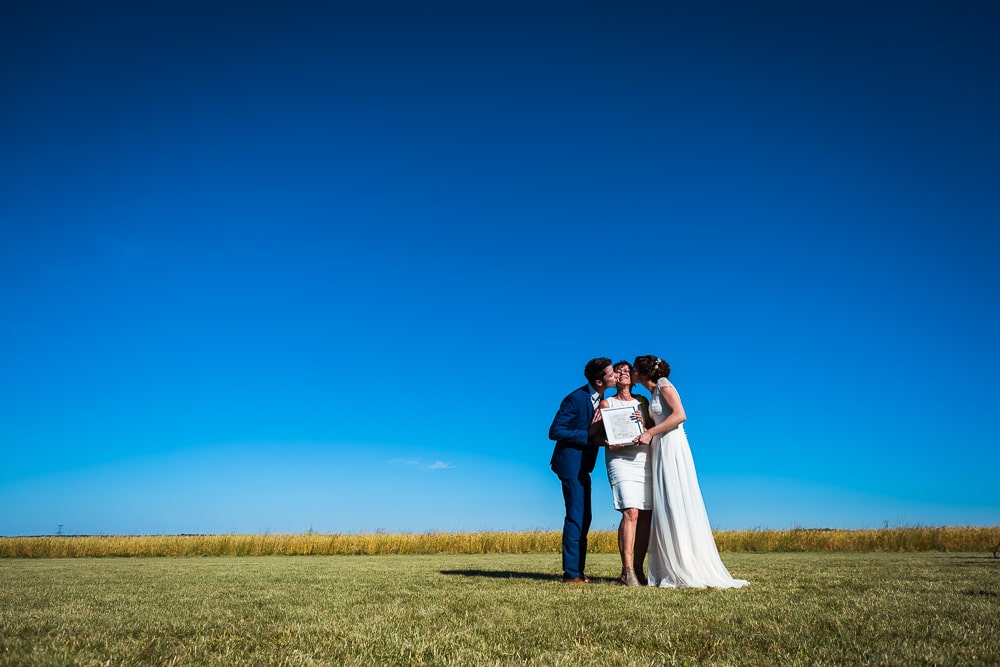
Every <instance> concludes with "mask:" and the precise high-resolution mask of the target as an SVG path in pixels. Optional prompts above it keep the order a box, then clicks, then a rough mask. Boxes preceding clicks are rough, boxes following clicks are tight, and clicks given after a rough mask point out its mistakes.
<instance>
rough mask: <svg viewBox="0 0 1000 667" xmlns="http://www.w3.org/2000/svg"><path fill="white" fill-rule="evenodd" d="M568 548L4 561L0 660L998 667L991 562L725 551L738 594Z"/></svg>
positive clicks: (996, 588) (996, 591) (975, 557)
mask: <svg viewBox="0 0 1000 667" xmlns="http://www.w3.org/2000/svg"><path fill="white" fill-rule="evenodd" d="M558 559H559V556H558V554H527V555H434V556H421V555H400V556H266V557H222V558H97V559H94V558H80V559H38V560H34V559H4V560H0V664H3V665H62V664H85V665H147V664H217V665H235V664H247V665H250V664H253V665H258V664H273V665H312V664H357V665H362V664H363V665H370V664H462V665H470V664H525V663H527V664H562V665H570V664H586V665H594V664H600V665H633V664H640V665H641V664H645V665H648V664H671V663H678V664H681V663H707V664H734V665H752V664H760V665H765V664H768V665H769V664H775V663H779V664H858V663H864V664H891V665H912V664H945V665H948V664H956V665H957V664H966V665H982V664H1000V559H996V558H994V557H993V555H992V554H991V553H940V552H937V553H927V552H920V553H794V554H789V553H769V554H749V553H729V552H727V553H724V554H723V560H724V561H725V562H726V564H727V565H728V566H729V568H730V570H731V571H732V573H733V574H734V575H735V576H737V577H741V578H745V579H749V580H750V581H751V586H750V587H749V588H747V589H742V590H730V591H718V590H681V591H676V590H657V589H648V588H640V589H637V588H625V587H622V586H618V585H617V584H615V583H614V578H615V577H616V576H617V574H618V571H619V563H618V558H617V556H616V555H612V554H596V555H593V556H592V557H591V558H590V562H589V565H588V571H589V573H590V574H591V576H592V577H593V578H594V579H595V582H594V583H593V584H591V585H586V586H580V585H577V586H567V585H563V584H562V583H560V582H559V579H558V577H557V574H558V572H559V560H558Z"/></svg>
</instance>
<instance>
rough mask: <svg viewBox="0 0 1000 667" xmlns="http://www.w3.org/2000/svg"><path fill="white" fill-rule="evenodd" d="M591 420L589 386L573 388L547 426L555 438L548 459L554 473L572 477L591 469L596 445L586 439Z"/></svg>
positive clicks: (592, 410)
mask: <svg viewBox="0 0 1000 667" xmlns="http://www.w3.org/2000/svg"><path fill="white" fill-rule="evenodd" d="M593 419H594V404H593V403H591V401H590V387H589V386H588V385H583V386H582V387H580V388H579V389H575V390H574V391H572V392H571V393H570V394H569V396H567V397H566V398H564V399H563V401H562V403H561V404H560V405H559V411H558V412H556V416H555V419H553V420H552V426H550V427H549V440H555V441H556V446H555V449H554V450H553V451H552V460H551V461H549V465H550V466H552V471H553V472H554V473H555V474H557V475H559V476H560V477H566V478H570V479H573V478H576V477H577V476H578V475H579V474H580V473H581V472H586V473H590V472H593V470H594V464H595V463H597V450H598V448H597V447H592V446H590V444H589V443H588V441H587V435H588V430H589V429H590V422H591V421H592V420H593Z"/></svg>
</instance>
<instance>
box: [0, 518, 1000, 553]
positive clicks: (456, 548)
mask: <svg viewBox="0 0 1000 667" xmlns="http://www.w3.org/2000/svg"><path fill="white" fill-rule="evenodd" d="M560 539H561V534H560V533H559V532H558V531H523V532H472V533H447V532H433V533H397V534H389V533H356V534H341V533H333V534H317V533H309V534H290V535H270V534H265V535H91V536H39V537H0V558H87V557H108V556H117V557H127V556H281V555H287V556H306V555H382V554H499V553H505V554H528V553H550V552H551V553H555V552H558V551H559V549H560ZM715 539H716V543H717V544H718V546H719V550H720V551H723V552H726V551H730V552H751V553H771V552H804V551H811V552H835V551H861V552H876V551H897V552H902V551H962V552H972V551H990V550H994V549H996V548H997V546H998V544H1000V526H988V527H981V526H964V527H958V526H940V527H903V528H882V529H871V530H827V529H793V530H736V531H716V532H715ZM617 550H618V542H617V535H616V533H615V532H614V531H610V530H604V531H591V533H590V540H589V551H590V552H592V553H616V552H617Z"/></svg>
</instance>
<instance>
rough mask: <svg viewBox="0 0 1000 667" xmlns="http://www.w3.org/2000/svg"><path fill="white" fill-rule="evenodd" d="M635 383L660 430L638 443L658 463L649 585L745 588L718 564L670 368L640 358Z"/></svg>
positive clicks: (644, 435) (658, 361)
mask: <svg viewBox="0 0 1000 667" xmlns="http://www.w3.org/2000/svg"><path fill="white" fill-rule="evenodd" d="M633 375H634V376H635V379H634V381H635V382H637V383H639V384H641V385H642V386H644V387H645V388H646V389H648V390H649V393H650V394H651V396H652V398H651V399H650V401H649V413H650V416H651V417H652V418H653V422H654V423H655V426H653V428H650V429H648V430H646V431H644V432H642V433H640V434H639V435H638V437H636V438H635V440H634V441H633V442H635V443H636V444H637V445H649V446H650V448H649V456H650V458H651V459H652V462H653V525H652V529H651V531H650V539H649V585H650V586H660V587H661V588H704V587H706V586H711V587H713V588H741V587H743V586H746V585H747V583H748V582H746V581H744V580H742V579H734V578H733V577H732V576H731V575H730V574H729V571H728V570H727V569H726V566H725V565H723V564H722V559H721V558H719V550H718V548H716V546H715V537H714V536H713V535H712V527H711V526H710V525H709V523H708V513H707V512H706V511H705V502H704V500H703V499H702V497H701V488H700V487H699V486H698V476H697V475H696V474H695V470H694V459H693V458H692V457H691V447H690V446H689V445H688V440H687V435H686V434H685V433H684V426H683V424H684V421H685V420H686V419H687V415H685V413H684V406H683V405H682V404H681V397H680V396H679V395H678V394H677V390H676V389H675V388H674V385H672V384H671V383H670V381H669V380H668V379H667V378H668V377H669V376H670V364H668V363H667V362H665V361H664V360H663V359H660V358H659V357H654V356H651V355H647V356H642V357H636V359H635V364H634V366H633Z"/></svg>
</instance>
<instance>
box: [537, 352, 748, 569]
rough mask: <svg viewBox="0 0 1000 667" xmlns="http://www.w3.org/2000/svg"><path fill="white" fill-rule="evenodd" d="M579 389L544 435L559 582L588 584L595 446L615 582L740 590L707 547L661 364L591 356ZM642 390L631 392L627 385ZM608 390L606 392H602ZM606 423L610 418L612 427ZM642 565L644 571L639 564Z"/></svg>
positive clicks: (677, 406)
mask: <svg viewBox="0 0 1000 667" xmlns="http://www.w3.org/2000/svg"><path fill="white" fill-rule="evenodd" d="M583 374H584V377H585V378H586V379H587V384H585V385H584V386H582V387H580V388H579V389H576V390H574V391H573V392H571V393H570V394H569V395H568V396H566V398H564V399H563V401H562V403H561V404H560V405H559V411H558V412H556V416H555V419H553V420H552V426H551V427H549V439H550V440H555V441H556V444H555V449H554V451H553V452H552V460H551V461H550V465H551V467H552V471H553V472H554V473H556V475H558V476H559V480H560V482H561V483H562V492H563V500H564V501H565V504H566V517H565V520H564V522H563V533H562V566H563V583H566V584H588V583H590V578H589V577H588V576H587V575H586V573H585V566H586V563H587V533H588V531H589V530H590V521H591V517H592V514H591V502H590V497H591V495H590V488H591V487H590V473H592V472H593V471H594V466H595V465H596V463H597V456H598V452H599V451H600V449H601V447H603V448H604V450H605V461H606V464H607V470H608V482H610V484H611V491H612V497H613V499H614V505H615V509H616V510H618V511H619V512H621V514H622V518H621V523H620V524H619V526H618V549H619V551H620V553H621V561H622V572H621V576H620V577H619V581H620V583H622V584H623V585H626V586H643V585H649V586H658V587H661V588H706V587H712V588H741V587H743V586H746V585H748V582H747V581H744V580H743V579H734V578H733V577H732V576H731V575H730V574H729V571H728V570H727V569H726V566H725V565H723V563H722V559H721V558H719V550H718V548H717V547H716V545H715V538H714V537H713V535H712V528H711V526H710V524H709V522H708V513H707V512H706V511H705V503H704V500H703V499H702V495H701V489H700V487H699V486H698V477H697V475H696V474H695V469H694V459H693V458H692V456H691V448H690V446H689V445H688V441H687V435H686V434H685V433H684V421H685V420H686V419H687V417H686V415H685V413H684V406H683V404H682V403H681V399H680V395H679V394H678V393H677V389H676V388H674V385H673V384H671V382H670V380H669V377H670V364H668V363H667V362H665V361H664V360H663V359H660V358H659V357H656V356H652V355H645V356H641V357H636V359H635V361H634V362H633V363H632V364H629V363H628V362H627V361H619V362H618V363H616V364H612V363H611V359H608V358H606V357H598V358H596V359H591V360H590V361H589V362H587V365H586V366H585V367H584V371H583ZM637 385H638V386H642V387H644V388H645V389H647V390H648V391H649V393H650V399H649V400H648V401H647V399H646V397H645V396H642V395H640V394H633V393H632V392H633V389H634V388H635V387H636V386H637ZM612 388H614V389H615V395H614V396H610V397H607V398H605V396H604V393H605V391H607V390H609V389H612ZM612 420H614V421H613V422H612ZM647 561H648V575H647V574H646V573H645V572H644V567H643V565H644V563H646V562H647Z"/></svg>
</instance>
